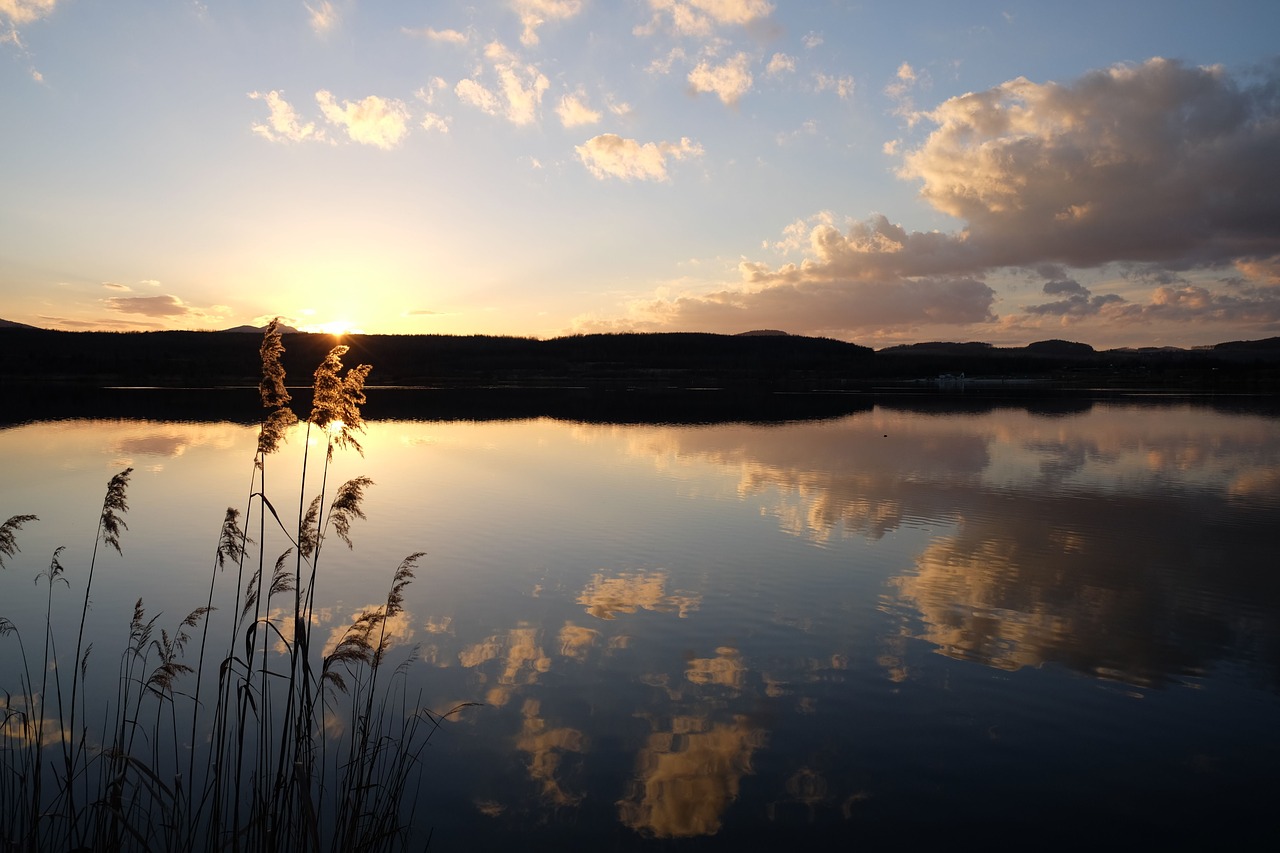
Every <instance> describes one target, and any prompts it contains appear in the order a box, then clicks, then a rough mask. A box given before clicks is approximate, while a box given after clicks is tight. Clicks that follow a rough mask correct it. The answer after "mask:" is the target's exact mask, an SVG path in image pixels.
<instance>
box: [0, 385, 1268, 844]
mask: <svg viewBox="0 0 1280 853" xmlns="http://www.w3.org/2000/svg"><path fill="white" fill-rule="evenodd" d="M371 393H376V392H371ZM654 419H655V420H656V419H657V418H654ZM255 438H256V432H255V430H254V428H253V427H249V426H245V425H242V424H236V423H230V422H216V421H202V422H168V421H163V420H128V419H123V420H62V421H36V422H31V423H27V424H24V425H21V426H16V427H12V428H9V429H6V430H4V431H2V432H0V458H3V459H4V460H5V465H6V473H5V476H4V478H3V485H2V486H0V516H3V517H8V516H11V515H15V514H19V513H34V514H36V515H38V516H40V522H38V523H35V524H32V525H30V526H28V527H27V528H26V529H24V530H23V531H22V534H21V536H20V539H19V542H20V545H21V547H22V553H21V555H19V558H18V559H16V560H10V561H8V564H9V567H8V569H7V570H6V571H5V573H4V575H3V576H0V583H3V584H4V593H3V595H2V596H0V601H3V602H4V604H3V605H0V615H4V616H9V617H10V618H13V619H14V621H15V622H18V621H20V617H22V616H23V615H25V614H27V613H29V612H33V611H40V610H42V602H43V598H42V596H43V594H44V593H43V591H41V590H39V589H33V588H32V587H31V585H30V578H31V577H33V576H34V575H35V574H36V573H37V572H38V571H40V570H41V569H43V568H44V567H45V566H46V565H47V563H48V559H49V555H50V554H51V553H52V551H53V549H54V548H55V547H57V546H59V545H66V546H68V547H67V550H66V552H64V555H63V557H62V562H63V563H64V565H66V566H67V567H68V575H69V577H70V578H71V584H72V590H73V594H71V595H68V596H65V598H66V608H67V611H68V613H70V612H71V610H72V609H73V608H75V609H76V613H77V614H78V607H77V603H76V602H75V601H73V599H74V598H75V594H74V592H75V590H76V589H77V583H82V581H78V579H77V576H76V573H77V571H81V572H82V571H83V568H84V566H85V565H86V564H87V560H88V551H89V549H91V547H92V541H93V525H94V522H95V520H96V513H97V509H98V506H99V505H100V502H101V496H102V488H103V486H104V485H105V483H106V480H107V479H108V478H109V477H110V476H111V475H112V474H113V473H115V472H116V471H118V470H120V469H121V468H123V467H125V466H133V467H134V468H135V475H134V480H133V483H132V485H131V487H130V495H129V497H130V510H129V514H128V516H127V520H128V523H129V529H128V531H127V533H125V534H124V535H123V538H122V546H123V550H124V555H123V557H115V556H114V555H112V558H111V559H110V560H109V561H107V562H106V563H103V564H102V565H101V566H100V568H99V571H101V572H102V573H103V574H102V575H101V576H100V577H101V578H102V580H95V584H101V585H100V586H96V587H95V590H96V591H95V595H94V606H93V609H92V611H91V613H90V625H89V630H90V632H91V636H92V638H93V640H94V642H95V644H96V647H97V649H98V651H96V652H95V655H98V656H100V657H101V658H103V659H104V660H111V657H110V656H111V655H113V654H116V653H118V652H117V651H112V650H113V649H117V647H122V646H123V642H124V636H125V634H126V625H127V621H128V614H129V612H131V608H132V606H133V603H134V600H135V599H136V598H137V597H138V596H139V595H141V596H143V597H144V599H145V601H146V604H147V607H148V609H149V612H155V611H164V612H165V613H166V614H173V616H174V618H175V619H176V618H181V615H182V614H185V613H187V612H188V611H190V610H191V609H192V608H194V607H195V606H197V605H199V604H202V603H203V599H202V595H203V592H202V590H204V589H206V585H207V582H208V581H207V579H208V571H209V563H210V561H209V559H208V557H209V556H211V555H212V551H213V546H214V542H215V538H216V535H217V532H218V525H219V523H220V521H221V518H222V514H223V511H224V510H225V508H226V507H227V506H228V505H233V506H237V505H243V503H244V496H245V493H246V491H247V488H248V483H249V478H250V474H251V465H252V458H253V447H254V442H255ZM363 443H364V446H365V457H364V458H363V459H362V458H361V457H359V456H357V455H354V454H350V453H345V454H340V455H339V456H338V457H337V459H336V461H335V465H336V466H337V469H338V470H337V471H336V472H335V474H334V476H335V478H337V479H343V478H347V477H352V476H355V475H358V474H364V475H368V476H370V477H372V479H373V480H374V481H375V483H376V485H375V486H374V487H373V489H372V490H371V491H370V493H369V498H368V502H367V504H366V507H365V509H366V511H367V513H368V520H367V521H364V522H359V523H358V524H357V526H356V528H355V529H354V530H353V537H354V540H355V548H354V549H353V550H352V551H350V552H347V551H346V550H345V549H342V550H341V551H338V550H336V549H335V550H333V551H331V552H330V554H329V555H328V557H326V559H328V560H331V562H329V563H328V566H327V568H326V573H325V575H324V577H322V578H321V580H320V582H319V598H320V601H321V602H322V604H323V613H324V615H325V616H326V617H327V619H328V620H329V621H328V622H326V623H325V625H323V626H322V627H323V628H324V630H325V632H326V633H327V631H328V630H330V629H334V630H338V629H340V627H341V626H342V625H344V624H346V621H348V620H349V619H350V618H351V616H352V615H353V614H354V613H355V612H357V611H358V610H359V609H361V608H362V607H364V606H367V605H370V604H374V603H377V602H378V601H379V600H380V597H382V596H384V595H385V589H386V585H387V583H388V581H389V579H390V576H391V573H392V571H394V569H395V567H396V565H397V563H398V562H399V560H400V559H401V558H402V557H404V556H405V555H406V554H409V553H411V552H414V551H419V550H423V551H426V552H427V554H426V556H425V557H424V558H423V559H422V561H421V563H420V566H421V571H420V572H419V577H418V579H417V581H416V582H415V583H414V585H413V586H412V587H410V588H409V590H408V594H407V597H406V601H405V607H406V610H405V612H404V613H402V614H400V615H399V616H397V619H396V621H395V623H394V625H393V628H394V630H395V632H396V647H395V649H394V650H393V652H392V654H393V655H399V657H398V658H396V660H397V661H400V660H404V661H410V662H408V663H407V664H406V670H405V672H406V675H407V680H408V683H409V684H410V685H411V686H412V687H413V688H414V689H421V690H422V692H423V698H424V701H425V702H426V703H427V704H428V705H430V706H431V707H433V708H436V709H438V710H444V709H446V708H448V707H452V706H453V705H455V704H457V703H459V702H466V701H475V702H483V703H484V705H483V707H477V708H470V709H468V710H466V711H465V712H464V713H462V714H461V715H459V716H458V717H457V718H455V720H454V721H453V722H452V723H451V724H449V725H447V726H446V727H445V728H444V729H442V730H441V731H440V732H438V733H437V735H436V736H435V738H434V740H433V741H432V746H431V748H430V749H429V750H428V751H427V761H428V763H427V766H426V772H425V774H424V777H423V782H422V789H421V791H420V792H419V793H418V795H417V801H418V803H419V809H418V814H417V821H418V824H419V825H420V828H421V829H422V830H424V831H425V830H426V829H427V828H428V827H434V836H433V840H432V845H433V847H434V848H436V849H497V848H509V849H533V848H544V849H562V848H564V847H565V846H572V847H575V848H578V849H630V848H636V847H646V846H662V847H666V846H675V847H676V848H678V849H684V848H685V847H688V848H697V849H704V848H705V849H712V848H715V849H720V848H723V849H748V848H755V849H773V848H776V847H778V846H781V845H784V844H796V845H800V846H804V847H808V848H809V849H816V848H826V847H832V848H834V847H837V846H839V847H844V848H847V847H850V846H853V845H855V844H857V843H859V842H864V843H866V842H871V843H873V844H874V846H877V847H879V846H885V845H887V844H889V843H909V844H914V843H919V842H921V841H923V840H926V839H927V840H930V841H939V842H949V843H964V844H965V845H966V846H969V845H970V844H973V843H982V844H987V845H989V846H996V847H999V846H1003V845H1005V844H1009V845H1014V844H1039V845H1041V846H1053V845H1054V844H1056V843H1059V842H1062V843H1071V844H1084V843H1093V842H1094V841H1096V839H1097V838H1098V837H1100V835H1099V834H1104V836H1105V837H1108V838H1112V837H1116V836H1123V837H1125V838H1128V839H1131V840H1137V841H1143V840H1156V839H1159V840H1163V841H1166V842H1169V841H1172V842H1174V843H1175V846H1177V844H1181V843H1186V844H1190V843H1192V842H1193V841H1195V842H1212V841H1220V842H1224V841H1240V840H1248V841H1267V840H1274V839H1275V838H1276V836H1277V832H1276V829H1275V823H1276V821H1275V819H1274V818H1273V817H1272V816H1271V814H1270V810H1271V808H1272V807H1273V805H1274V799H1275V795H1276V793H1277V792H1278V791H1280V770H1278V768H1280V764H1278V760H1280V735H1277V729H1276V720H1277V719H1280V702H1278V701H1277V694H1278V690H1280V573H1277V570H1276V568H1275V567H1276V566H1277V565H1280V559H1277V558H1278V557H1280V546H1278V545H1277V542H1276V538H1275V537H1276V534H1277V531H1280V420H1278V419H1277V418H1276V417H1274V416H1273V415H1272V414H1269V413H1264V412H1263V411H1262V410H1258V411H1253V410H1251V408H1250V407H1249V406H1248V405H1247V404H1240V403H1236V404H1235V405H1233V407H1232V408H1231V409H1229V410H1228V409H1215V408H1213V407H1210V406H1204V405H1193V404H1190V403H1161V404H1153V403H1145V404H1140V403H1136V402H1132V401H1129V402H1125V401H1113V402H1108V403H1103V404H1082V405H1076V406H1073V407H1070V408H1069V410H1060V411H1056V412H1049V413H1035V412H1032V411H1029V410H1027V409H1025V408H1019V407H1017V406H1010V407H998V406H969V407H966V409H965V410H951V411H945V412H943V411H940V410H937V409H922V408H920V407H917V406H915V405H914V404H913V405H907V404H903V403H901V402H897V403H895V401H894V400H893V399H892V398H888V399H886V400H883V401H880V402H878V403H877V404H875V405H868V406H866V407H863V408H861V409H860V410H858V411H855V412H853V413H852V414H849V415H847V416H844V417H839V418H833V419H823V420H797V421H790V422H783V423H769V424H761V423H719V424H701V425H687V426H686V425H663V424H660V423H645V424H630V425H619V424H608V423H590V424H587V423H582V422H574V421H565V420H553V419H548V418H540V419H515V420H490V421H443V420H434V421H409V420H396V421H376V422H372V423H370V425H369V429H368V434H367V436H366V440H364V441H363ZM301 445H302V436H301V433H295V434H293V435H292V436H291V438H290V444H289V445H287V446H286V451H285V452H286V453H287V454H288V453H299V452H300V451H301ZM273 464H274V462H273ZM287 467H290V466H285V465H282V466H281V469H280V472H279V474H278V475H276V476H277V477H278V482H277V481H275V480H269V483H275V485H276V486H278V488H279V489H280V493H281V494H282V495H294V490H295V489H296V471H291V472H286V471H285V470H284V469H285V468H287ZM294 467H296V466H294ZM272 473H274V472H269V476H270V475H271V474H272ZM290 477H292V478H293V479H292V480H291V479H290ZM290 499H291V500H294V501H296V495H294V497H292V498H290ZM78 589H81V590H82V589H83V587H82V586H80V587H78ZM214 618H218V614H214ZM415 647H416V649H417V651H416V653H415V656H414V657H412V658H410V650H411V649H412V648H415ZM12 654H13V649H12V648H11V647H10V646H9V645H7V644H5V643H4V642H3V640H0V662H3V663H4V666H5V669H3V670H0V673H6V674H5V675H4V679H5V680H4V682H3V685H2V686H3V687H4V688H7V689H10V690H11V691H12V690H16V686H11V683H13V682H16V679H15V678H12V677H11V676H10V674H8V673H12V665H11V664H12ZM108 669H109V667H108Z"/></svg>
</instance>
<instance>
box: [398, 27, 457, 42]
mask: <svg viewBox="0 0 1280 853" xmlns="http://www.w3.org/2000/svg"><path fill="white" fill-rule="evenodd" d="M402 31H403V32H405V33H407V34H409V35H415V36H422V37H423V38H425V39H427V40H428V41H434V42H438V43H440V44H466V43H467V42H468V41H470V39H469V38H468V37H467V34H466V33H463V32H459V31H458V30H437V29H433V28H431V27H423V28H422V29H420V30H414V29H410V28H408V27H405V28H403V30H402Z"/></svg>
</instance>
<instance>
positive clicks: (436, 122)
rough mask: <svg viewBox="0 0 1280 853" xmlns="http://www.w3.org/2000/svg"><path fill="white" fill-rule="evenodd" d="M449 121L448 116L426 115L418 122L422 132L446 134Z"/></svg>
mask: <svg viewBox="0 0 1280 853" xmlns="http://www.w3.org/2000/svg"><path fill="white" fill-rule="evenodd" d="M449 123H450V119H449V117H448V116H441V115H436V114H435V113H427V114H426V115H424V116H423V117H422V121H421V122H419V124H420V125H421V127H422V129H423V130H427V131H434V132H435V133H448V132H449Z"/></svg>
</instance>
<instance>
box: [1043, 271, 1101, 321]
mask: <svg viewBox="0 0 1280 853" xmlns="http://www.w3.org/2000/svg"><path fill="white" fill-rule="evenodd" d="M1044 294H1045V295H1046V296H1060V297H1062V298H1061V299H1058V300H1056V301H1054V302H1044V303H1041V304H1039V305H1029V306H1027V307H1026V308H1025V309H1024V310H1025V311H1026V313H1028V314H1031V315H1033V316H1053V317H1061V318H1063V319H1064V320H1065V319H1067V318H1080V317H1090V316H1094V315H1096V314H1098V313H1100V312H1102V311H1103V310H1105V309H1106V308H1107V306H1110V305H1120V304H1123V303H1124V302H1125V301H1126V300H1125V299H1124V297H1122V296H1118V295H1117V294H1114V293H1108V294H1105V295H1101V296H1095V295H1094V294H1093V293H1091V292H1090V291H1089V289H1088V288H1087V287H1085V286H1084V285H1082V284H1080V282H1078V281H1076V280H1075V279H1054V280H1051V281H1046V282H1045V283H1044Z"/></svg>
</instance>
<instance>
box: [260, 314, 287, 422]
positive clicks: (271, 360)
mask: <svg viewBox="0 0 1280 853" xmlns="http://www.w3.org/2000/svg"><path fill="white" fill-rule="evenodd" d="M258 352H259V354H261V356H262V381H261V382H259V383H258V392H259V393H260V394H261V395H262V405H263V406H265V407H266V408H268V409H271V408H277V407H280V406H283V405H285V404H286V403H288V402H289V400H290V399H291V398H290V397H289V392H288V390H286V389H285V387H284V376H285V374H284V367H283V366H281V364H280V356H282V355H284V344H283V342H282V341H281V338H280V318H279V317H275V318H273V319H272V320H271V322H270V323H267V328H266V330H265V331H264V332H263V333H262V347H261V348H260V349H259V350H258Z"/></svg>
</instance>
